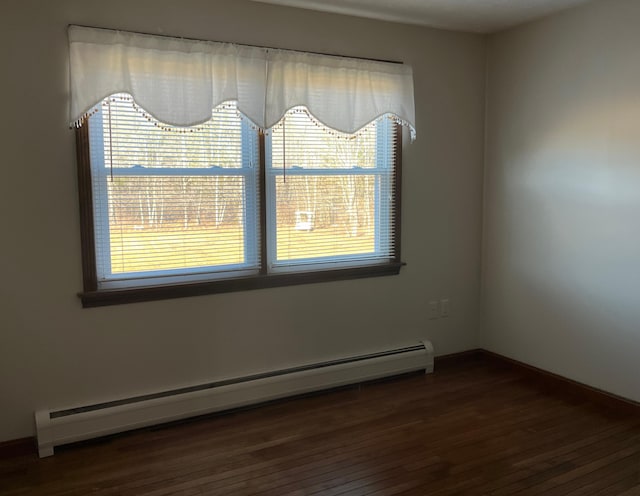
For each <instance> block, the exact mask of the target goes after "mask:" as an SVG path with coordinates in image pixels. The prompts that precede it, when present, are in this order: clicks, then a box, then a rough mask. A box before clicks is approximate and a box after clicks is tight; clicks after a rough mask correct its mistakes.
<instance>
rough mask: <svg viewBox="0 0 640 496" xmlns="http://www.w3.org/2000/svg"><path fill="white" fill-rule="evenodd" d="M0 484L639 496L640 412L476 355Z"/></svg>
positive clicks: (27, 490) (147, 493)
mask: <svg viewBox="0 0 640 496" xmlns="http://www.w3.org/2000/svg"><path fill="white" fill-rule="evenodd" d="M0 494H2V496H27V495H28V496H41V495H46V496H85V495H88V494H91V495H96V496H169V495H171V496H174V495H183V496H196V495H198V496H201V495H212V496H225V495H240V496H303V495H304V496H363V495H366V496H391V495H398V496H425V495H429V496H445V495H447V496H452V495H465V494H468V495H485V494H486V495H493V496H500V495H508V496H511V495H520V496H528V495H537V494H541V495H542V494H544V495H545V496H579V495H585V496H598V495H600V496H631V495H640V419H638V418H636V417H633V416H631V415H622V414H618V413H616V412H613V411H611V410H607V409H604V408H601V407H599V406H597V405H594V404H591V403H589V402H588V401H587V400H585V399H584V398H579V397H568V396H567V397H565V396H562V395H561V394H560V393H557V392H553V391H548V390H544V389H541V388H540V387H539V385H537V384H536V383H535V382H534V381H531V380H530V379H529V378H528V377H527V376H526V375H524V374H520V373H519V372H518V371H517V370H516V369H511V368H505V367H499V366H496V364H495V363H494V362H492V361H490V360H479V359H477V357H476V358H474V359H471V358H470V359H469V360H467V361H463V360H462V361H456V362H455V363H451V364H450V365H448V366H446V367H443V368H442V369H438V370H437V371H436V372H435V373H434V374H431V375H427V376H424V375H411V376H405V377H402V378H399V379H396V380H391V381H384V382H379V383H373V384H365V385H362V386H361V387H353V388H347V389H343V390H338V391H335V392H331V393H326V394H319V395H313V396H308V397H303V398H298V399H292V400H286V401H280V402H275V403H271V404H268V405H264V406H261V407H259V408H255V409H248V410H243V411H236V412H232V413H230V414H225V415H215V416H209V417H206V418H201V419H198V420H195V421H191V422H185V423H179V424H175V425H171V426H163V427H158V428H153V429H146V430H142V431H137V432H133V433H128V434H125V435H119V436H114V437H111V438H108V439H105V440H98V441H94V442H87V443H81V444H78V445H75V446H71V447H64V448H62V449H58V450H57V453H56V455H55V456H54V457H52V458H48V459H42V460H39V459H37V458H36V457H34V456H33V455H28V454H24V455H20V456H15V457H13V458H9V459H3V460H0Z"/></svg>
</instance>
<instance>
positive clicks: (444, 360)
mask: <svg viewBox="0 0 640 496" xmlns="http://www.w3.org/2000/svg"><path fill="white" fill-rule="evenodd" d="M483 351H484V350H481V349H480V348H475V349H473V350H467V351H460V352H458V353H451V354H449V355H440V356H437V357H434V358H433V363H434V371H437V370H436V369H435V367H440V368H442V367H447V368H448V367H452V366H456V365H462V364H465V363H467V362H474V361H477V360H479V359H482V357H483Z"/></svg>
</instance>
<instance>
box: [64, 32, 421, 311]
mask: <svg viewBox="0 0 640 496" xmlns="http://www.w3.org/2000/svg"><path fill="white" fill-rule="evenodd" d="M72 28H76V29H75V30H73V32H72V30H71V29H70V42H71V43H70V46H71V59H72V60H71V66H72V71H71V74H72V96H77V98H76V99H75V100H74V99H72V117H75V118H73V119H72V120H73V121H74V122H75V124H76V125H77V126H78V129H77V146H78V171H79V189H80V199H81V221H82V230H81V234H82V244H83V272H84V292H83V293H82V294H81V297H82V301H83V305H84V306H97V305H106V304H115V303H125V302H132V301H145V300H152V299H160V298H170V297H178V296H188V295H199V294H206V293H212V292H223V291H235V290H242V289H253V288H263V287H271V286H279V285H288V284H301V283H307V282H317V281H327V280H336V279H346V278H354V277H371V276H378V275H387V274H396V273H398V271H399V269H400V265H401V264H400V251H399V228H400V225H399V218H400V202H399V187H400V182H399V177H400V148H401V139H400V138H401V136H402V134H401V125H400V124H399V123H406V122H407V121H406V120H405V119H403V118H401V117H399V116H398V112H392V111H389V112H380V109H379V108H378V104H377V103H376V98H378V99H380V97H379V94H374V95H373V98H370V99H369V103H368V104H367V105H366V106H365V107H364V108H365V109H366V112H365V113H364V114H362V112H359V111H358V108H357V107H354V108H347V109H344V108H342V107H344V105H347V106H351V105H352V100H353V99H354V96H353V95H352V94H351V95H350V94H348V93H345V94H344V95H342V97H341V95H340V91H343V88H346V87H347V86H349V84H345V81H342V82H340V78H343V79H344V78H345V77H346V78H347V79H348V81H349V82H351V81H352V78H353V77H355V76H357V74H356V72H354V70H353V69H351V67H352V66H351V65H350V64H352V65H353V64H358V66H357V70H358V71H359V72H362V71H361V68H360V65H359V64H360V61H355V62H353V61H352V59H347V61H346V62H342V61H341V60H340V61H339V67H338V68H337V69H336V68H333V69H331V70H332V71H333V72H331V73H330V74H332V75H334V76H335V77H332V78H330V79H327V78H326V75H327V72H326V71H327V68H326V67H322V64H319V62H321V61H323V60H325V59H327V57H326V56H322V57H321V59H317V58H316V57H319V56H316V55H313V54H311V58H312V62H313V64H311V65H310V67H311V69H309V71H311V72H309V73H307V74H306V79H307V80H313V79H314V78H313V77H312V76H313V75H312V72H313V71H317V70H318V69H317V68H318V67H321V72H322V74H319V76H320V77H318V78H317V79H318V80H319V81H321V83H320V91H318V90H317V89H316V90H314V91H307V93H310V94H313V95H315V96H316V97H318V95H320V100H319V101H320V103H322V102H324V101H325V100H326V102H325V103H326V104H324V105H320V107H318V103H317V102H316V103H314V101H313V100H309V101H303V103H306V105H290V104H289V103H288V101H286V100H291V101H299V100H297V97H295V96H294V97H293V98H289V97H290V95H289V93H290V92H291V87H292V86H291V83H287V84H286V85H285V86H286V87H287V92H285V93H287V94H286V95H285V96H284V97H283V96H282V95H281V96H275V97H274V96H273V94H274V89H273V87H271V86H269V84H273V81H274V80H275V81H278V79H279V78H278V77H276V76H277V75H278V74H281V75H282V74H284V76H282V80H285V81H286V80H287V71H290V70H294V71H296V72H297V71H299V70H300V66H301V64H300V60H298V58H299V57H303V59H304V64H307V65H308V62H309V60H307V55H308V54H298V53H296V52H294V55H293V57H294V59H295V60H294V62H295V63H294V64H292V65H291V64H289V62H290V57H289V54H288V53H283V52H280V51H277V52H276V54H275V55H271V56H269V55H268V54H267V55H265V51H264V49H255V50H258V52H255V53H254V52H251V57H249V58H248V59H247V60H249V62H247V63H246V64H245V65H243V64H241V63H239V62H238V61H239V60H240V61H243V60H244V62H246V60H245V59H243V57H245V55H246V54H244V52H243V51H242V50H244V49H242V50H241V52H242V53H240V54H239V53H238V52H237V50H236V49H235V48H234V47H233V46H232V48H230V47H229V45H226V44H224V46H223V47H222V48H221V49H223V54H222V55H223V58H222V59H218V58H216V57H217V55H219V53H218V52H217V51H216V50H218V49H219V48H220V47H218V46H217V45H216V44H210V43H208V42H207V43H205V42H185V40H173V39H169V40H170V41H166V40H160V41H158V40H157V39H156V37H149V36H147V35H137V34H132V33H129V34H127V35H128V36H129V38H127V39H126V40H125V41H126V43H122V40H121V39H120V38H121V33H119V32H118V33H116V32H110V31H108V30H93V29H91V28H77V27H72ZM87 30H89V31H87ZM114 33H115V34H114ZM87 36H88V38H87ZM105 36H106V37H107V38H108V39H107V41H113V40H112V39H111V38H113V37H115V38H117V40H118V42H119V43H120V44H124V45H125V46H128V47H130V48H131V53H130V54H129V55H130V57H129V59H128V60H129V65H128V66H126V67H125V69H122V68H119V67H118V66H117V64H116V65H115V66H114V63H113V60H117V61H118V64H119V63H121V61H122V58H123V56H122V53H118V58H117V59H112V58H110V57H112V55H113V54H110V53H109V52H110V50H111V49H112V43H103V42H104V41H105V40H104V39H103V38H104V37H105ZM150 39H151V41H150ZM141 40H142V41H141ZM143 42H144V43H143ZM156 42H157V43H160V45H164V44H166V43H173V44H175V43H179V46H178V48H184V46H183V44H184V43H187V44H189V43H196V44H199V43H200V44H201V43H205V45H204V47H205V48H204V49H202V48H201V46H200V45H197V46H198V49H199V50H200V49H201V50H204V51H205V52H206V53H205V55H206V56H205V59H206V63H207V64H210V65H212V66H214V67H217V66H216V64H218V65H220V67H223V66H224V67H226V66H225V64H228V63H232V64H234V65H233V68H234V70H235V77H236V79H239V80H240V82H241V83H245V84H244V86H243V85H242V84H238V88H240V89H238V90H237V92H236V93H235V94H232V95H231V98H227V99H224V100H223V103H222V104H219V105H217V106H215V107H214V108H213V110H211V109H209V111H208V116H207V117H206V118H203V115H205V114H203V113H201V106H202V105H195V106H192V105H191V103H192V102H193V101H194V100H195V101H199V100H203V101H204V102H205V103H204V105H205V106H211V104H210V103H207V102H209V101H216V100H219V99H220V96H213V97H212V98H208V97H209V96H210V95H208V94H206V93H204V97H203V94H198V90H197V88H196V89H194V82H195V83H198V84H199V83H201V82H202V81H203V78H204V80H206V81H205V82H206V85H202V87H207V91H209V89H208V85H209V84H210V83H211V81H209V80H208V78H209V74H206V76H203V77H201V76H200V75H197V76H196V77H195V78H191V77H187V78H186V82H185V81H184V79H185V77H186V76H184V75H183V72H184V73H188V74H191V72H192V71H193V70H194V68H195V69H197V70H199V69H201V67H202V65H201V61H200V60H198V61H196V62H195V65H194V63H193V61H190V60H189V57H190V55H193V53H192V52H193V48H194V47H193V46H192V45H189V50H190V52H189V54H184V53H180V51H179V50H178V53H177V55H176V50H175V48H176V47H175V46H173V45H172V48H173V50H169V51H167V50H164V48H166V47H164V46H161V47H160V48H162V49H161V50H156V48H157V47H156V46H155V45H154V46H153V48H154V50H151V51H150V49H149V43H151V44H153V43H156ZM96 46H98V48H99V50H98V51H97V49H96ZM212 47H213V49H215V50H214V51H216V52H215V54H213V55H212V53H210V52H211V50H212ZM250 48H251V49H254V47H250ZM140 50H142V52H141V51H140ZM229 50H231V55H229V53H228V52H229ZM256 53H257V54H258V55H259V57H257V58H258V62H259V64H258V65H257V66H255V67H254V66H253V65H252V63H253V60H254V59H255V58H256V56H255V54H256ZM105 54H106V55H105ZM158 54H160V55H159V56H160V57H161V60H160V63H159V64H158V66H157V67H158V68H159V69H154V68H153V58H154V57H156V56H158ZM200 55H201V54H199V53H198V57H200ZM101 57H102V59H101ZM163 57H164V58H163ZM166 57H170V59H166ZM265 57H266V59H265ZM283 57H284V58H283ZM125 59H126V57H125ZM280 59H282V60H280ZM328 59H329V62H326V64H328V65H329V66H331V65H332V64H334V63H335V60H336V59H337V58H336V57H328ZM167 60H169V61H170V63H168V62H167ZM338 60H339V59H338ZM140 61H142V62H144V64H143V67H144V69H143V70H141V71H140V73H136V70H135V67H136V64H137V63H138V62H140ZM244 62H243V63H244ZM278 63H282V64H281V67H280V69H281V72H280V73H279V72H278V70H280V69H279V66H278ZM176 64H177V65H176ZM185 64H186V65H185ZM265 64H266V67H267V68H270V67H273V69H269V70H270V71H271V72H270V77H269V78H267V80H266V81H265V82H263V83H264V85H265V86H264V87H261V86H259V85H258V86H259V87H258V90H260V91H256V92H254V93H253V94H252V95H253V96H252V97H251V98H253V100H251V101H250V102H249V104H247V105H244V104H243V102H244V101H245V100H244V99H243V95H242V88H245V87H246V86H247V85H253V84H255V81H256V78H259V75H260V74H261V73H262V72H264V68H265ZM269 64H272V65H269ZM304 64H302V65H304ZM344 64H347V66H346V67H347V70H346V72H345V70H344V67H343V65H344ZM371 64H374V65H373V66H375V68H376V70H379V67H382V69H384V70H383V71H382V72H383V73H384V74H383V76H375V73H374V72H372V71H371V70H370V66H371ZM380 64H381V63H370V62H367V68H366V71H365V72H364V73H365V74H366V77H367V78H368V79H367V83H368V84H367V85H365V86H366V87H375V86H376V85H377V86H380V88H383V90H384V91H383V90H380V91H381V92H382V93H380V92H379V93H380V94H385V93H384V92H385V91H386V92H387V93H389V92H390V91H391V90H389V87H390V86H393V85H390V81H391V83H393V82H394V81H395V79H397V77H396V73H398V69H396V68H395V67H392V68H391V69H387V66H388V65H389V64H383V66H380ZM172 65H174V66H175V67H172ZM74 66H81V68H80V69H76V71H75V73H74ZM373 66H372V67H373ZM167 67H169V69H167ZM178 67H179V68H180V70H181V72H180V73H178V72H176V70H177V68H178ZM185 67H186V68H187V69H188V70H187V69H185ZM207 67H208V66H207ZM292 67H293V69H291V68H292ZM353 67H356V66H355V65H353ZM247 68H249V69H247ZM120 69H122V71H121V72H122V73H121V74H119V75H118V71H119V70H120ZM334 69H335V70H334ZM389 70H390V74H391V76H389V75H388V74H387V73H386V72H384V71H389ZM163 71H164V72H163ZM167 71H169V72H168V73H167ZM196 72H197V71H196ZM405 72H406V71H405V70H404V69H403V70H402V71H400V72H399V74H400V76H402V75H403V74H404V73H405ZM94 73H99V76H97V77H94ZM114 73H116V77H115V81H117V82H115V83H113V84H111V83H109V84H111V87H112V88H114V89H117V91H112V92H111V93H109V96H107V97H106V98H97V97H96V95H99V94H100V93H102V94H104V91H105V89H106V88H107V87H109V84H107V85H106V86H105V88H104V89H103V88H99V89H95V88H94V86H96V85H97V86H100V85H104V84H105V83H104V80H105V79H107V80H108V79H109V78H110V77H112V76H113V74H114ZM123 74H126V77H128V78H130V81H129V84H130V86H131V87H127V85H126V84H125V85H124V86H123V85H122V80H123ZM242 74H245V75H250V76H251V77H248V76H247V77H245V78H244V79H243V77H242ZM371 74H374V76H371ZM87 75H88V76H87ZM150 75H151V76H150ZM238 75H240V76H238ZM310 75H311V76H310ZM76 76H77V77H76ZM375 77H377V79H372V78H375ZM394 78H395V79H394ZM356 80H357V77H356ZM378 80H379V81H378ZM141 81H142V82H143V83H144V84H143V83H141ZM167 81H169V83H167ZM234 81H235V80H234ZM372 81H373V83H374V84H372ZM403 81H404V80H403ZM215 83H216V82H215V81H214V84H213V86H214V87H215ZM223 83H224V84H225V85H226V86H225V88H227V87H228V86H229V81H228V80H225V81H223ZM163 84H165V86H166V84H169V86H168V88H169V90H167V88H166V87H165V88H164V89H163V88H161V89H160V90H158V88H157V86H158V85H159V86H162V85H163ZM176 84H177V85H178V86H175V85H176ZM296 84H297V83H296ZM136 85H138V86H136ZM140 85H142V86H141V87H142V89H140V88H139V87H140ZM280 85H282V83H280ZM196 86H197V85H196ZM294 86H295V85H294ZM323 86H328V91H326V92H325V93H326V94H325V96H324V97H322V95H321V93H322V89H323V88H322V87H323ZM356 86H358V85H356ZM79 88H80V89H82V88H84V89H83V91H79ZM150 88H151V89H150ZM278 88H279V86H278V87H276V89H278ZM245 89H246V88H245ZM305 90H308V88H306V89H305ZM123 91H124V92H123ZM145 91H146V93H145ZM172 91H175V95H177V97H176V98H177V99H179V98H181V97H184V96H185V95H186V100H184V102H183V105H177V106H172V105H171V101H172V98H170V97H168V95H171V94H172ZM225 91H226V90H225ZM261 91H262V93H261ZM92 92H93V93H94V94H92V95H89V96H86V95H87V94H90V93H92ZM303 93H304V92H303ZM391 93H393V91H391ZM363 94H364V95H365V96H366V95H367V93H366V90H365V91H364V93H363ZM256 95H257V96H256ZM264 95H266V97H265V96H264ZM336 95H337V96H336ZM223 96H224V95H223ZM261 96H262V97H264V98H266V99H267V101H266V102H263V103H261V104H260V105H264V107H265V109H267V111H265V114H268V113H269V112H268V109H269V108H271V107H273V105H270V102H273V101H277V102H280V103H282V102H284V103H282V105H280V108H279V109H276V110H275V111H274V112H273V115H275V116H280V118H279V119H277V120H276V121H275V122H273V123H272V124H271V125H268V123H267V122H268V121H264V122H256V120H259V119H257V118H256V117H255V115H256V114H255V113H253V115H252V110H251V104H252V102H253V101H254V100H256V99H258V100H259V98H260V97H261ZM411 97H412V94H411ZM83 98H84V100H85V102H84V104H82V103H80V102H78V101H76V100H82V99H83ZM269 98H271V99H272V100H269ZM336 98H337V100H336ZM340 98H342V100H340ZM358 98H362V94H360V93H358ZM365 100H367V99H366V98H365ZM382 100H383V101H384V98H383V99H382ZM281 101H282V102H281ZM87 102H91V103H92V105H91V106H90V107H88V106H87V105H86V104H87ZM143 102H145V103H144V104H143ZM411 103H412V102H411ZM338 104H342V106H337V107H336V109H342V110H332V109H331V107H332V106H336V105H338ZM384 104H385V105H388V102H385V103H384ZM310 105H314V107H310ZM74 106H76V107H78V108H88V109H89V110H87V111H84V112H80V113H78V110H73V107H74ZM190 106H192V107H193V108H192V109H191V110H192V111H191V114H192V115H186V114H185V115H181V113H184V112H186V113H187V114H188V113H189V112H187V111H188V110H189V107H190ZM369 107H371V108H369ZM411 107H412V105H411ZM256 108H260V106H259V105H258V107H256ZM390 108H391V109H392V110H393V104H392V105H391V107H390ZM185 109H186V110H185ZM247 109H249V110H247ZM193 111H195V114H197V115H195V116H194V112H193ZM327 112H329V113H328V114H327ZM367 112H370V113H367ZM334 114H336V115H337V116H338V120H339V121H340V119H342V120H341V121H340V122H332V119H333V118H334ZM360 114H362V115H360ZM353 115H359V119H352V116H353ZM345 116H346V117H345ZM161 117H162V118H161ZM321 117H322V120H321ZM345 119H352V120H353V122H351V120H349V122H348V125H347V126H344V125H341V124H343V123H344V122H345ZM273 120H274V119H273V118H272V121H273ZM336 123H337V124H338V125H333V124H336ZM345 127H346V128H347V131H348V132H344V131H338V130H336V129H343V130H344V129H345ZM412 131H413V128H412Z"/></svg>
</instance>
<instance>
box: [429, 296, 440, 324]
mask: <svg viewBox="0 0 640 496" xmlns="http://www.w3.org/2000/svg"><path fill="white" fill-rule="evenodd" d="M439 316H440V314H439V309H438V302H437V301H436V300H432V301H430V302H429V320H434V319H437V318H438V317H439Z"/></svg>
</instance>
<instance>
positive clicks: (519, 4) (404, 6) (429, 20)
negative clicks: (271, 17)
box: [255, 0, 589, 33]
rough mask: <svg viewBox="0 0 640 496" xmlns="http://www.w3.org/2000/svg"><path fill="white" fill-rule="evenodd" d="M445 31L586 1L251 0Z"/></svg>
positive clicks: (480, 27)
mask: <svg viewBox="0 0 640 496" xmlns="http://www.w3.org/2000/svg"><path fill="white" fill-rule="evenodd" d="M255 1H257V2H262V3H272V4H278V5H288V6H291V7H300V8H303V9H310V10H319V11H323V12H334V13H338V14H347V15H353V16H358V17H369V18H372V19H383V20H387V21H396V22H403V23H408V24H419V25H424V26H433V27H438V28H445V29H455V30H461V31H472V32H477V33H491V32H495V31H500V30H502V29H506V28H509V27H512V26H516V25H518V24H522V23H523V22H527V21H531V20H533V19H537V18H540V17H544V16H546V15H548V14H551V13H553V12H557V11H560V10H564V9H566V8H569V7H573V6H575V5H579V4H582V3H587V1H589V0H255Z"/></svg>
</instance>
